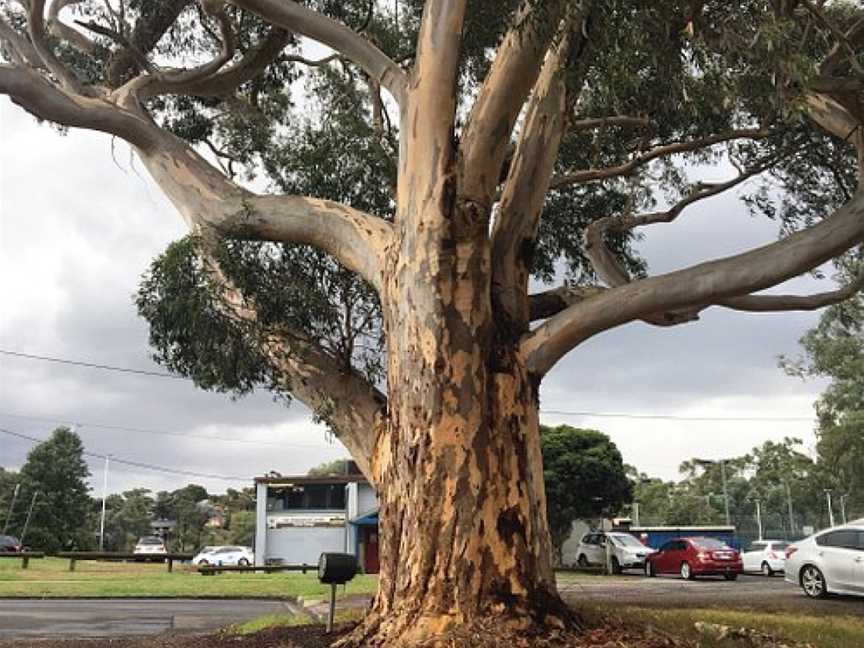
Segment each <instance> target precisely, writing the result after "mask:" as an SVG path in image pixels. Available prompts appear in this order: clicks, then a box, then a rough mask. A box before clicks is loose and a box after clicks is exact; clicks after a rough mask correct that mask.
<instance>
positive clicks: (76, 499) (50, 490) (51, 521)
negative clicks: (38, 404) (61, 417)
mask: <svg viewBox="0 0 864 648" xmlns="http://www.w3.org/2000/svg"><path fill="white" fill-rule="evenodd" d="M83 451H84V446H83V445H82V443H81V439H80V437H79V436H78V435H77V434H75V433H74V432H72V431H71V430H70V429H69V428H66V427H59V428H57V429H56V430H54V432H52V434H51V437H50V438H49V439H48V440H47V441H44V442H42V443H40V444H39V445H37V446H36V447H34V448H33V449H32V450H31V451H30V452H29V454H28V455H27V461H26V462H25V463H24V465H23V466H22V467H21V472H20V473H19V478H20V480H21V491H20V493H19V495H18V503H17V504H16V506H15V511H14V512H13V515H12V518H11V521H10V527H9V531H10V532H11V533H15V534H16V535H18V536H20V535H21V533H22V531H23V528H24V524H25V522H26V518H27V511H28V509H29V507H30V504H31V502H32V501H33V496H34V494H36V503H35V506H34V507H33V515H32V518H31V520H30V525H29V527H28V528H27V533H26V537H25V539H24V541H25V544H27V545H28V546H31V547H33V548H34V549H36V550H40V551H68V550H72V549H82V550H86V549H89V548H91V547H92V546H93V545H94V542H95V540H94V537H93V535H92V534H91V533H90V532H89V529H91V528H92V526H91V524H90V519H89V516H90V514H91V506H90V497H89V494H88V492H89V490H90V487H89V486H88V485H87V479H88V478H89V477H90V470H89V469H88V468H87V463H86V462H85V461H84V456H83Z"/></svg>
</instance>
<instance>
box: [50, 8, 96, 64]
mask: <svg viewBox="0 0 864 648" xmlns="http://www.w3.org/2000/svg"><path fill="white" fill-rule="evenodd" d="M83 1H84V0H54V1H53V2H52V3H51V4H50V5H49V7H48V30H49V31H50V32H51V34H53V35H54V36H56V37H57V38H61V39H63V40H65V41H67V42H69V43H71V44H72V45H73V46H74V47H76V48H78V49H79V50H81V51H82V52H86V53H88V54H92V53H93V52H95V51H96V43H94V42H93V41H91V40H90V39H89V38H87V37H86V36H85V35H84V34H82V33H81V32H79V31H78V30H77V29H74V28H72V27H70V26H69V25H67V24H66V23H64V22H63V21H62V20H61V19H60V12H61V11H63V9H65V8H66V7H69V6H71V5H75V4H79V3H81V2H83Z"/></svg>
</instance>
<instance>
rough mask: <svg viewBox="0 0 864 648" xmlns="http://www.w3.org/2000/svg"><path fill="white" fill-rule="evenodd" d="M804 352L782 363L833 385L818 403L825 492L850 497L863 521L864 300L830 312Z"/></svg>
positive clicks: (852, 511)
mask: <svg viewBox="0 0 864 648" xmlns="http://www.w3.org/2000/svg"><path fill="white" fill-rule="evenodd" d="M862 266H864V261H862V259H860V258H857V259H852V260H851V262H850V263H849V264H847V265H845V266H844V267H842V268H841V274H842V275H844V276H850V275H854V274H855V273H857V272H860V268H861V267H862ZM801 346H802V347H803V348H804V357H803V358H801V359H800V360H798V361H795V362H793V361H789V360H788V359H787V360H784V362H783V363H782V364H783V366H784V367H785V368H786V369H787V371H788V372H789V373H791V374H793V375H798V376H801V377H812V376H823V377H826V378H828V379H830V381H831V382H830V384H829V385H828V388H827V389H826V390H825V392H824V393H823V394H822V396H821V397H820V399H819V401H818V402H817V403H816V415H817V420H818V424H817V428H816V435H817V440H818V443H817V452H818V455H819V463H820V467H821V468H822V471H823V474H824V476H825V479H824V487H826V488H832V489H833V490H834V491H835V496H840V495H844V494H845V495H848V496H849V500H848V511H847V517H849V519H851V516H864V469H862V466H864V297H862V295H861V294H860V293H859V294H858V295H856V296H855V297H854V298H853V299H850V300H848V301H846V302H844V303H842V304H838V305H837V306H832V307H831V308H829V309H828V310H826V311H825V313H824V314H823V315H822V317H821V318H820V320H819V324H818V325H817V326H816V327H815V328H813V329H812V330H810V331H809V332H808V333H807V334H806V335H805V336H804V337H803V338H802V340H801ZM838 519H839V517H838Z"/></svg>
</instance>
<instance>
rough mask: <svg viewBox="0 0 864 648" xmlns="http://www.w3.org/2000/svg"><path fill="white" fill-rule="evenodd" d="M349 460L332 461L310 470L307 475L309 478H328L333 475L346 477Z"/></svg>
mask: <svg viewBox="0 0 864 648" xmlns="http://www.w3.org/2000/svg"><path fill="white" fill-rule="evenodd" d="M349 461H351V460H350V459H334V460H333V461H325V462H324V463H322V464H319V465H317V466H315V467H314V468H310V469H309V472H308V473H307V474H308V475H309V476H310V477H330V476H333V475H347V474H348V462H349Z"/></svg>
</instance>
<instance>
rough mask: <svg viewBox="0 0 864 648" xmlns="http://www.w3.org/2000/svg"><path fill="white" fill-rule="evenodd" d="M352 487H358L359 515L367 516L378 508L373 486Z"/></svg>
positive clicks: (363, 484) (364, 484) (357, 485)
mask: <svg viewBox="0 0 864 648" xmlns="http://www.w3.org/2000/svg"><path fill="white" fill-rule="evenodd" d="M352 485H353V486H356V487H357V515H366V514H367V513H371V512H372V511H374V510H375V509H377V508H378V498H377V497H376V496H375V489H374V488H372V486H371V485H369V484H366V483H362V484H352Z"/></svg>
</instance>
